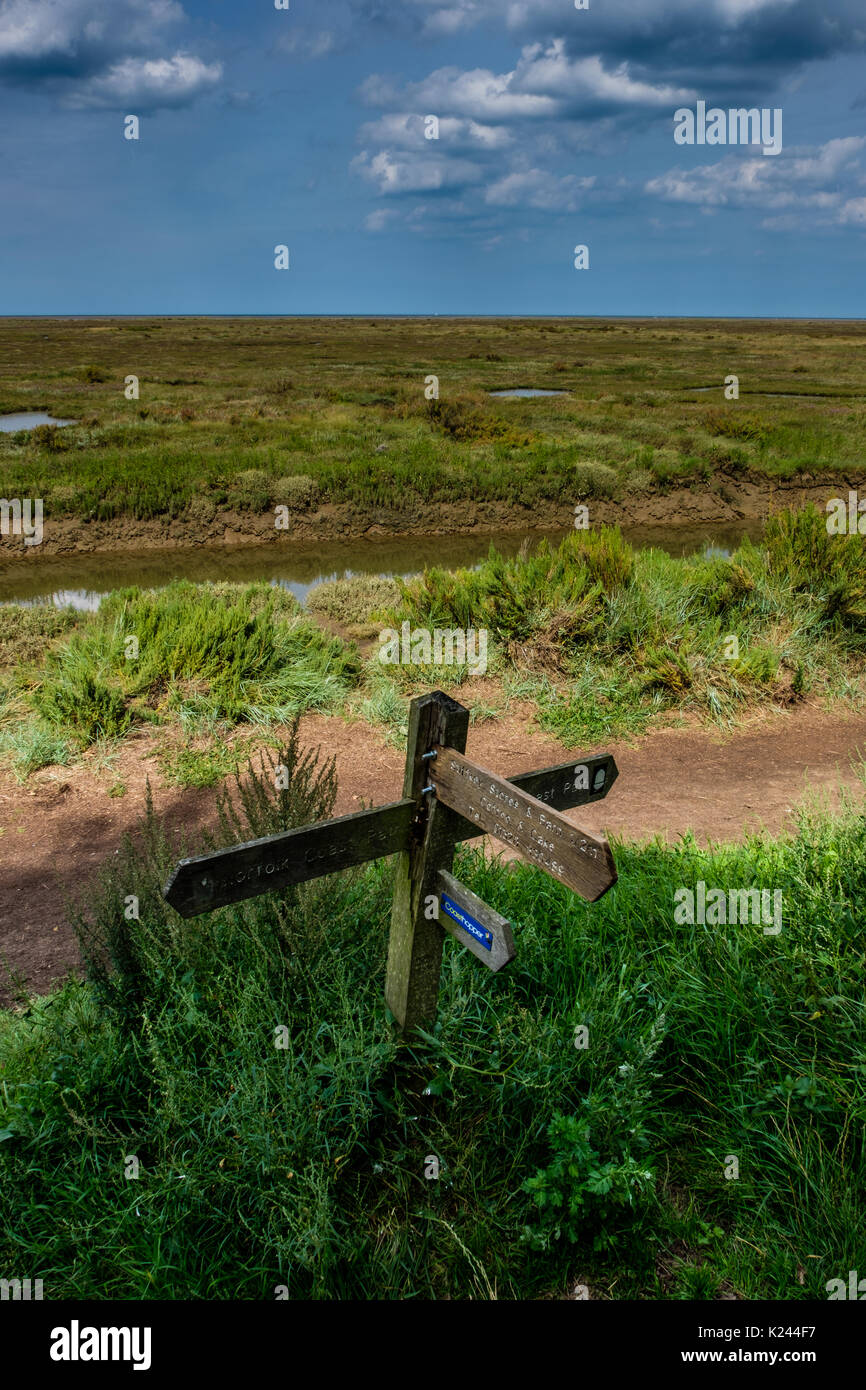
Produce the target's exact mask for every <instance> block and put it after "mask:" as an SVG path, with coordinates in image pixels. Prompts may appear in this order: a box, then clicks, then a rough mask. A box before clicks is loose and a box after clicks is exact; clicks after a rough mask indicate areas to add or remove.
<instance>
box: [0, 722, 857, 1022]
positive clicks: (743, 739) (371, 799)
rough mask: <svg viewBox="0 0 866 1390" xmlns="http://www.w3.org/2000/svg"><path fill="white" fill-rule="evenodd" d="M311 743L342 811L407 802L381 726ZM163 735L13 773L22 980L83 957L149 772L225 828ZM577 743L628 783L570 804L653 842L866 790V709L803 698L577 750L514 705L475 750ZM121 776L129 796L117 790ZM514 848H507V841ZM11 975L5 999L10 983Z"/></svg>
mask: <svg viewBox="0 0 866 1390" xmlns="http://www.w3.org/2000/svg"><path fill="white" fill-rule="evenodd" d="M302 736H303V739H304V741H305V742H306V743H309V744H312V745H314V746H315V745H319V744H320V745H321V746H322V749H323V751H324V752H334V753H336V757H337V773H338V776H339V780H340V793H339V799H338V802H337V808H336V812H335V814H337V815H342V814H344V813H346V812H349V811H353V810H357V809H359V807H360V805H361V803H362V801H363V802H364V803H366V804H368V805H369V804H373V805H378V804H380V803H382V802H385V801H390V800H394V799H396V798H397V797H398V796H399V795H400V790H401V783H402V769H403V754H402V752H401V751H400V750H398V749H394V748H389V747H388V746H387V745H386V744H385V742H384V739H383V738H382V736H381V735H380V734H378V733H377V732H376V731H375V730H372V729H371V728H370V726H369V725H367V724H365V723H361V722H357V723H346V722H345V721H344V720H342V719H337V718H326V717H324V716H321V715H314V716H309V717H307V718H306V719H304V721H303V722H302ZM156 746H157V741H156V739H155V738H154V736H153V735H152V734H149V733H145V732H141V733H139V734H138V735H137V736H134V737H131V738H129V739H128V740H127V741H126V742H125V744H124V746H123V749H122V751H121V753H120V754H119V755H118V757H117V759H116V760H115V761H113V762H112V764H111V767H110V768H106V767H105V766H104V765H102V766H100V765H99V764H98V763H97V762H96V760H95V759H85V760H84V761H83V762H82V764H81V765H80V766H78V767H76V768H75V769H74V770H72V769H70V770H68V771H67V770H66V769H64V768H54V769H51V770H46V771H45V772H42V773H40V774H37V775H36V776H35V777H33V778H31V779H30V781H29V782H28V783H27V785H26V786H23V787H22V786H19V785H17V783H15V781H14V780H13V779H12V778H11V777H10V776H8V774H5V773H2V774H0V962H2V961H4V960H5V962H6V963H7V964H8V966H9V968H10V969H11V970H13V971H15V972H16V973H18V974H20V975H21V976H23V977H24V978H25V979H26V981H27V983H28V986H29V988H30V989H31V990H32V991H34V992H45V991H47V990H48V989H50V987H51V985H52V983H53V982H54V981H56V980H58V979H59V978H61V977H62V976H63V975H64V974H65V973H66V972H67V971H68V970H70V969H74V968H76V967H77V964H78V950H77V945H76V942H75V938H74V936H73V934H72V931H71V929H70V927H69V926H68V925H67V923H66V919H65V913H64V904H63V890H64V889H65V890H66V891H67V892H73V893H79V894H80V893H83V892H84V891H85V890H86V885H87V883H88V881H89V880H90V878H91V877H92V876H93V874H94V873H95V872H96V870H97V869H98V868H99V866H100V864H102V863H103V862H104V861H106V860H108V859H109V858H110V857H111V855H113V854H114V853H115V851H116V849H117V847H118V844H119V843H120V839H121V836H122V834H123V832H124V831H125V830H127V829H130V828H134V826H135V824H136V822H137V819H138V817H139V815H140V814H141V811H142V808H143V802H144V788H145V781H146V778H147V776H148V775H150V778H151V783H152V786H153V787H154V804H155V806H156V808H157V810H158V811H159V812H161V813H163V814H164V815H165V817H166V820H167V824H168V825H169V827H170V829H171V830H172V832H174V833H178V832H180V831H181V830H182V831H183V832H184V834H185V835H186V836H187V837H188V839H189V840H190V841H191V842H193V843H194V842H195V837H196V830H197V828H198V827H200V826H205V825H209V824H212V822H213V819H214V803H215V793H214V792H213V791H194V790H185V791H178V790H177V789H174V788H165V787H163V786H162V785H161V779H160V776H159V772H158V765H157V763H156V762H154V761H153V753H154V751H155V748H156ZM574 752H580V753H583V754H589V753H592V752H612V753H614V755H615V757H616V761H617V766H618V767H619V779H618V781H617V782H616V784H615V786H614V787H613V790H612V791H611V793H610V796H609V797H608V798H607V799H606V800H605V801H603V802H600V803H598V804H597V805H596V806H594V807H592V808H590V809H588V810H585V811H575V812H571V813H568V814H570V815H572V816H573V817H574V819H576V820H578V821H579V822H580V823H581V824H583V825H585V826H586V827H587V828H588V829H596V830H598V829H604V830H606V831H607V832H608V833H610V834H614V835H619V836H628V837H630V838H634V839H644V838H648V837H651V836H654V835H657V834H658V835H661V836H663V837H664V838H666V839H668V840H675V839H677V838H678V837H679V836H680V835H681V834H682V833H683V832H684V831H686V830H692V831H693V832H694V834H695V836H696V837H697V839H698V840H700V841H701V842H703V843H706V842H707V841H709V840H727V841H735V840H737V839H740V838H741V837H742V836H744V835H745V834H748V833H749V832H750V831H753V830H756V829H759V828H760V827H762V826H763V827H766V828H767V829H768V830H769V831H771V832H772V833H779V832H781V831H783V830H784V829H785V828H786V826H788V827H789V826H790V825H791V817H792V812H793V810H794V808H795V807H797V806H798V805H800V804H801V803H802V802H803V800H804V798H806V797H808V796H809V795H810V794H818V795H820V796H822V797H824V798H826V799H827V801H828V803H829V804H831V805H834V804H836V803H837V801H838V793H839V788H840V787H843V786H846V787H849V788H851V789H852V790H853V791H854V792H855V793H856V794H857V795H858V797H861V798H863V797H866V787H864V783H863V781H862V780H860V779H859V778H858V776H857V773H856V770H855V766H856V764H857V763H858V761H859V759H860V757H861V756H863V757H866V716H864V715H848V716H844V715H837V714H833V715H828V714H825V713H824V712H822V711H820V710H818V709H815V708H809V707H806V708H799V709H796V710H792V711H786V712H785V713H778V714H774V715H771V716H768V717H764V718H762V719H761V721H760V722H759V723H756V724H754V725H752V726H751V727H749V728H746V729H744V730H742V731H741V732H739V733H737V734H736V735H733V736H731V737H730V738H728V739H726V740H721V739H719V738H717V737H715V736H713V734H711V733H708V732H707V731H705V730H702V729H676V730H660V731H658V732H656V733H653V734H650V735H648V736H647V737H646V738H644V739H643V740H641V741H640V742H639V743H637V744H635V745H628V744H624V743H612V742H606V743H604V744H600V745H598V746H597V747H596V748H589V747H582V748H580V749H579V750H574V749H567V748H565V747H564V746H563V745H562V744H560V743H557V742H556V741H555V740H553V739H551V738H549V737H547V736H546V735H545V734H543V733H541V732H540V731H539V730H538V729H537V728H535V727H534V726H531V725H530V711H529V709H528V708H527V709H526V710H525V711H520V710H516V709H512V712H511V713H510V714H509V716H508V717H507V718H506V719H504V720H501V721H497V722H495V723H486V724H480V725H477V726H475V727H473V728H471V729H470V731H469V741H468V744H467V754H468V756H469V757H471V758H472V759H473V761H475V762H477V763H479V764H480V765H481V766H484V767H489V768H490V769H491V770H492V771H494V772H499V773H501V774H503V775H505V776H510V775H513V774H514V773H517V772H525V771H528V770H530V769H532V768H541V767H545V766H548V765H549V764H552V763H558V762H564V761H566V760H567V759H568V758H569V757H570V756H571V755H572V754H573V753H574ZM118 780H122V781H123V782H124V783H125V784H126V787H127V793H126V795H125V796H124V797H122V798H111V797H109V795H108V788H109V787H110V786H112V785H113V784H115V783H116V782H117V781H118ZM494 848H499V849H501V848H502V847H501V846H494ZM4 974H5V972H0V1004H2V1003H8V1002H9V1000H10V999H11V992H10V989H9V987H8V982H7V981H6V979H5V978H3V975H4Z"/></svg>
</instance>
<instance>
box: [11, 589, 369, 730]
mask: <svg viewBox="0 0 866 1390" xmlns="http://www.w3.org/2000/svg"><path fill="white" fill-rule="evenodd" d="M359 670H360V666H359V662H358V658H357V653H355V652H354V650H353V649H352V648H350V647H347V646H346V645H345V644H344V643H343V642H341V641H339V640H338V639H336V638H333V637H328V636H326V635H325V634H324V633H322V632H321V631H320V630H319V629H318V628H317V627H315V626H314V625H313V624H312V623H311V622H310V621H309V620H308V619H307V618H305V617H304V616H303V615H302V614H301V612H300V610H299V608H298V605H297V602H296V600H295V599H294V598H292V596H291V595H289V594H286V593H284V592H283V591H281V590H279V589H276V588H271V587H269V586H268V585H266V584H248V585H242V584H226V583H222V584H205V585H194V584H190V583H188V582H186V581H175V582H174V583H172V584H170V585H168V586H167V587H166V588H164V589H157V590H139V589H124V590H118V591H117V592H115V593H113V594H111V595H109V597H108V598H107V599H105V600H104V601H103V603H102V604H101V606H100V608H99V611H98V614H97V615H96V617H95V619H94V620H93V621H91V622H90V623H88V624H87V625H86V626H85V627H84V628H83V629H82V630H81V631H80V632H77V633H74V634H73V636H72V637H71V638H70V639H69V641H68V642H66V643H63V644H61V645H56V646H54V647H52V648H51V649H50V650H49V651H48V653H47V654H46V657H45V661H44V664H43V667H42V669H41V671H40V679H39V681H38V683H37V684H36V685H35V688H34V689H33V690H32V693H31V694H30V701H31V704H32V705H33V707H34V709H35V710H36V712H37V713H38V715H39V716H40V717H41V719H42V720H43V721H44V722H45V723H46V724H47V725H49V726H51V727H52V728H54V729H59V730H63V731H64V732H68V733H69V734H70V736H73V737H75V738H77V740H78V741H79V743H80V745H81V746H82V747H87V746H89V744H91V743H92V742H94V741H95V739H96V738H98V737H116V736H119V735H121V734H122V733H123V732H124V731H125V730H126V729H127V728H128V727H129V725H130V723H131V722H133V721H134V720H139V721H140V720H141V719H144V718H149V719H151V720H152V719H153V718H159V717H160V716H166V715H168V714H169V713H173V714H176V715H179V716H181V717H184V716H196V717H198V718H199V719H200V720H202V721H205V722H207V721H208V720H210V721H214V720H222V721H224V722H225V723H229V724H232V723H237V722H238V721H240V720H248V721H251V722H253V723H262V724H269V723H273V722H283V721H285V720H286V719H288V718H291V716H292V715H293V714H295V713H296V712H298V711H299V710H303V709H329V708H333V707H334V706H335V705H339V704H340V703H341V702H342V700H343V698H344V697H345V695H346V693H347V692H348V690H350V689H351V688H352V686H353V685H354V684H355V682H356V681H357V678H358V674H359Z"/></svg>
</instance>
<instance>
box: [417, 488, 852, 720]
mask: <svg viewBox="0 0 866 1390" xmlns="http://www.w3.org/2000/svg"><path fill="white" fill-rule="evenodd" d="M400 588H401V602H400V603H399V604H398V605H396V606H395V607H394V609H393V610H392V612H391V614H390V621H392V622H393V623H394V624H395V625H398V624H399V623H400V622H401V621H403V620H405V619H409V620H410V621H411V622H413V623H415V624H417V625H419V626H425V627H428V628H433V627H446V628H447V627H452V626H455V627H463V628H470V627H476V628H481V627H487V628H488V629H489V631H490V633H491V636H492V638H493V640H494V642H495V643H496V646H497V648H498V649H499V650H500V651H501V652H502V653H504V655H505V658H506V661H507V663H508V665H509V666H510V667H511V668H512V669H516V670H518V671H525V672H529V673H532V674H533V675H535V676H536V677H544V678H546V682H547V683H546V687H545V698H543V699H541V698H539V718H540V720H541V722H542V723H543V724H544V725H545V726H546V727H547V728H549V729H550V730H551V731H552V732H554V733H556V734H557V735H558V736H559V737H561V738H563V739H565V740H566V741H567V742H569V743H574V742H576V741H579V740H580V739H582V738H594V737H597V736H604V735H605V734H607V735H610V736H615V735H617V734H621V733H625V732H637V731H638V730H639V729H641V728H643V727H644V726H645V725H646V723H647V721H648V720H649V719H651V718H652V717H654V716H655V715H656V714H658V713H660V712H663V711H665V710H670V711H673V710H676V711H687V710H694V711H697V712H699V713H700V714H701V715H702V716H703V717H705V718H710V719H713V720H715V721H718V722H722V723H733V722H734V721H735V719H736V718H737V717H738V715H739V714H740V713H742V712H743V711H745V710H746V709H748V708H749V707H751V706H754V705H756V704H761V703H768V702H775V703H777V704H781V705H791V704H795V703H796V702H797V701H799V700H802V699H803V698H805V696H806V695H807V694H809V693H812V694H813V695H827V696H834V695H839V694H841V692H842V690H843V688H846V687H848V688H850V682H851V681H853V684H854V688H855V689H858V688H859V690H860V698H861V699H862V698H863V695H864V694H866V691H864V688H863V675H864V670H866V662H864V657H866V565H864V561H863V547H862V542H861V540H860V538H859V537H856V536H855V537H835V536H832V537H831V536H828V535H827V531H826V526H825V518H824V517H823V516H822V515H821V514H820V513H819V512H817V511H816V510H815V508H812V507H809V508H805V509H804V510H802V511H800V512H784V513H780V514H779V515H778V516H777V517H775V518H773V520H772V521H771V522H770V523H768V525H767V528H766V532H765V536H764V539H763V540H762V542H761V543H760V544H754V543H752V542H750V541H745V542H744V543H743V544H742V545H741V546H740V548H739V549H738V550H737V551H736V553H735V554H734V555H732V556H731V557H730V559H723V558H720V557H707V556H693V557H689V558H687V559H682V560H677V559H673V558H672V557H670V556H668V555H666V554H664V553H663V552H661V551H654V550H644V551H639V552H635V551H633V550H632V548H631V547H630V546H629V545H628V544H627V543H626V542H624V541H623V539H622V536H621V535H620V532H619V530H618V529H617V528H615V527H604V526H602V527H599V528H598V529H597V530H594V531H590V532H580V531H577V532H574V533H573V534H572V535H570V536H567V537H566V539H565V540H564V541H563V542H562V543H561V544H560V545H559V546H558V547H557V548H556V549H555V550H553V549H551V547H550V546H549V545H548V544H547V543H546V542H543V543H542V544H541V545H540V546H539V547H538V548H537V549H536V550H535V551H534V552H533V553H530V552H529V551H528V550H526V549H524V550H523V551H522V552H521V553H520V554H518V555H517V556H514V557H513V558H511V559H505V558H503V557H502V556H501V555H499V554H498V553H497V552H496V550H495V549H494V548H492V547H491V551H490V555H489V557H488V559H487V560H486V561H485V562H484V563H483V564H482V565H480V566H479V567H478V568H477V569H475V570H458V571H456V572H455V573H446V572H445V571H442V570H438V569H431V570H428V571H426V572H425V573H424V574H423V575H422V576H419V577H418V578H416V579H410V580H406V581H400Z"/></svg>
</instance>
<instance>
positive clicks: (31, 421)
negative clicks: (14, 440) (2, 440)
mask: <svg viewBox="0 0 866 1390" xmlns="http://www.w3.org/2000/svg"><path fill="white" fill-rule="evenodd" d="M74 424H75V421H74V420H55V418H54V416H53V415H46V414H45V411H44V410H29V411H25V412H24V413H23V414H21V415H0V434H12V433H13V432H14V431H15V430H35V428H36V426H37V425H74Z"/></svg>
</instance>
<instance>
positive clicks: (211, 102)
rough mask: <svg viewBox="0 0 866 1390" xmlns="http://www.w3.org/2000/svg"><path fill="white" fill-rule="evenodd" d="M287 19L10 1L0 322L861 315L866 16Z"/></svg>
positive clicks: (451, 14)
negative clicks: (768, 130)
mask: <svg viewBox="0 0 866 1390" xmlns="http://www.w3.org/2000/svg"><path fill="white" fill-rule="evenodd" d="M290 5H291V7H290V9H289V10H277V9H276V8H275V6H274V3H273V0H184V3H181V2H180V0H0V206H2V218H0V313H2V314H76V313H82V314H87V313H94V314H112V313H128V314H134V313H142V314H148V313H155V314H168V313H175V314H188V313H211V314H219V313H226V314H244V313H250V314H284V313H285V314H293V313H305V314H310V313H330V314H335V313H379V314H390V313H403V314H427V313H441V314H453V313H459V314H475V313H478V314H536V313H537V314H635V315H641V314H661V315H667V314H670V315H677V314H695V315H702V314H706V315H758V316H775V315H782V316H820V317H828V318H829V317H835V316H850V317H866V298H864V275H863V253H864V249H866V66H864V51H866V5H864V0H664V3H662V2H661V0H589V8H588V9H585V10H576V9H575V7H574V3H573V0H396V2H394V3H392V0H290ZM699 101H705V102H706V103H707V105H708V106H709V107H719V108H722V109H723V110H728V109H729V108H731V107H748V108H752V107H757V108H759V109H762V108H770V109H776V108H780V109H781V111H782V113H783V126H782V129H783V141H782V150H781V153H780V154H778V155H777V156H766V155H764V154H763V152H762V150H761V148H760V147H759V146H758V147H756V146H742V145H729V146H724V145H722V146H719V145H713V146H710V145H703V146H697V145H694V146H684V145H678V144H677V143H676V142H675V141H674V113H675V111H676V110H678V109H680V108H684V107H688V108H690V109H696V107H697V103H698V102H699ZM129 114H135V115H137V116H138V117H139V118H140V124H141V132H140V139H139V140H138V141H129V140H126V139H124V135H123V130H124V117H125V116H127V115H129ZM430 115H435V116H436V117H437V119H438V122H439V132H438V134H439V138H438V139H436V140H431V139H427V138H425V118H426V117H427V116H430ZM578 243H581V244H586V245H588V247H589V260H590V265H589V269H588V270H580V271H578V270H575V268H574V264H573V260H574V254H573V252H574V247H575V245H577V244H578ZM279 244H285V245H287V246H288V247H289V251H290V269H289V270H287V271H278V270H275V269H274V248H275V246H277V245H279Z"/></svg>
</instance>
